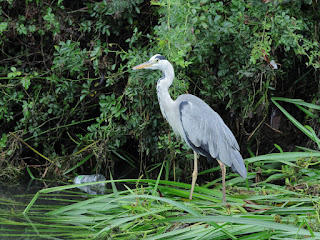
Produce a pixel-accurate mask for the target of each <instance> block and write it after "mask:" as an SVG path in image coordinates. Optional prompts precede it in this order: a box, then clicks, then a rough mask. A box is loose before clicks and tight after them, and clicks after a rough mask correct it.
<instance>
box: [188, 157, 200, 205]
mask: <svg viewBox="0 0 320 240" xmlns="http://www.w3.org/2000/svg"><path fill="white" fill-rule="evenodd" d="M193 153H194V160H193V164H194V166H193V173H192V183H191V190H190V196H189V199H190V200H191V199H192V195H193V190H194V186H195V185H196V181H197V176H198V157H197V153H196V152H193Z"/></svg>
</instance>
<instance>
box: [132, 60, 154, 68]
mask: <svg viewBox="0 0 320 240" xmlns="http://www.w3.org/2000/svg"><path fill="white" fill-rule="evenodd" d="M152 65H153V62H144V63H141V64H139V65H137V66H135V67H133V68H132V69H133V70H137V69H143V68H147V67H151V66H152Z"/></svg>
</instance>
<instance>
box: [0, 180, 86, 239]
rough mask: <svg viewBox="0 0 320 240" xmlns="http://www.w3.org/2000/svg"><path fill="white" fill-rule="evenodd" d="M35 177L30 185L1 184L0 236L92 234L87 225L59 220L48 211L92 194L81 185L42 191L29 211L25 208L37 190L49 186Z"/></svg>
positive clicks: (45, 237) (72, 237)
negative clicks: (76, 224)
mask: <svg viewBox="0 0 320 240" xmlns="http://www.w3.org/2000/svg"><path fill="white" fill-rule="evenodd" d="M50 185H52V184H50V183H49V184H48V183H46V182H41V181H34V182H31V183H29V184H28V185H24V184H19V185H15V186H11V187H10V186H8V184H6V185H4V184H2V185H0V239H24V240H26V239H85V238H89V236H90V235H91V234H92V232H90V231H89V230H88V229H87V228H84V227H81V226H74V225H72V224H70V223H69V224H68V223H63V221H59V220H58V219H57V217H56V216H49V215H47V213H49V212H50V211H53V210H56V209H59V208H61V207H63V206H67V205H70V204H73V203H77V202H79V201H82V200H84V199H90V198H91V197H92V196H91V195H89V194H87V193H84V192H83V191H81V190H79V189H76V188H74V189H70V190H63V191H57V192H52V193H48V194H45V193H44V194H40V195H39V198H38V199H37V200H36V202H35V203H34V205H33V206H32V207H31V209H30V210H29V212H28V214H27V215H23V211H24V210H25V209H26V207H27V205H28V204H29V203H30V201H31V200H32V199H33V197H34V196H35V194H36V193H37V192H38V191H39V190H41V189H46V188H47V187H48V186H50Z"/></svg>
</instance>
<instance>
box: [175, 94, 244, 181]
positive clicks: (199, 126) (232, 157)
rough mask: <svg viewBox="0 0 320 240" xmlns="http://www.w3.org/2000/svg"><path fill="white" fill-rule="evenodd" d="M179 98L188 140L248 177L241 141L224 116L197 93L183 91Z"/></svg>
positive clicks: (188, 142) (207, 155)
mask: <svg viewBox="0 0 320 240" xmlns="http://www.w3.org/2000/svg"><path fill="white" fill-rule="evenodd" d="M177 100H179V113H180V121H181V125H182V129H183V131H184V138H185V140H186V142H187V144H188V145H189V146H190V147H191V148H192V149H194V150H195V151H196V152H198V153H200V154H202V155H204V156H206V157H211V158H217V159H219V160H220V161H221V162H223V163H224V164H226V165H227V166H229V167H231V168H232V170H233V171H235V172H238V173H239V175H241V176H242V177H244V178H246V176H247V170H246V167H245V165H244V162H243V158H242V156H241V154H240V152H239V145H238V143H237V140H236V139H235V137H234V135H233V134H232V132H231V130H230V129H229V128H228V127H227V125H225V123H224V122H223V120H222V118H221V117H220V116H219V115H218V114H217V113H216V112H215V111H213V110H212V109H211V108H210V107H209V106H208V105H207V104H206V103H205V102H203V101H202V100H201V99H200V98H197V97H195V96H193V95H182V96H180V97H179V98H178V99H177Z"/></svg>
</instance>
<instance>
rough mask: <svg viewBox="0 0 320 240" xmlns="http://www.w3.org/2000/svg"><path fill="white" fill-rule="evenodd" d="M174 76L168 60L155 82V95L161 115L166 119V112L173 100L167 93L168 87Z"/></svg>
mask: <svg viewBox="0 0 320 240" xmlns="http://www.w3.org/2000/svg"><path fill="white" fill-rule="evenodd" d="M173 78H174V70H173V67H172V65H171V64H170V63H169V62H168V65H167V66H166V68H165V70H164V71H163V76H162V77H161V78H160V79H159V80H158V83H157V95H158V101H159V105H160V109H161V112H162V115H163V116H164V117H165V118H166V119H167V120H168V114H169V113H168V112H169V111H170V109H171V108H172V106H173V104H174V101H173V100H172V98H171V96H170V94H169V87H170V86H171V84H172V81H173Z"/></svg>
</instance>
